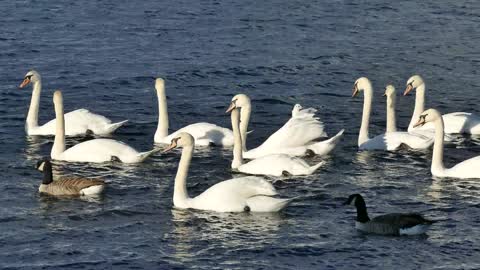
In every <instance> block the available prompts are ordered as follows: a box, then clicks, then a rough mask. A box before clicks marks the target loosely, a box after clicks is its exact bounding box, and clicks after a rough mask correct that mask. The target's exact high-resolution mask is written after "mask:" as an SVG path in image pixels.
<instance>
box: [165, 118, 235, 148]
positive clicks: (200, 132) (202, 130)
mask: <svg viewBox="0 0 480 270" xmlns="http://www.w3.org/2000/svg"><path fill="white" fill-rule="evenodd" d="M182 132H186V133H190V134H191V135H192V136H193V138H194V139H195V144H196V145H202V146H208V145H209V144H215V145H223V146H230V145H233V132H232V131H231V130H229V129H227V128H223V127H220V126H217V125H214V124H210V123H205V122H201V123H195V124H191V125H188V126H186V127H183V128H181V129H179V130H177V131H175V132H174V133H172V134H170V135H168V136H167V137H166V138H165V140H164V143H170V141H171V140H172V139H173V138H175V137H176V136H177V135H178V134H180V133H182Z"/></svg>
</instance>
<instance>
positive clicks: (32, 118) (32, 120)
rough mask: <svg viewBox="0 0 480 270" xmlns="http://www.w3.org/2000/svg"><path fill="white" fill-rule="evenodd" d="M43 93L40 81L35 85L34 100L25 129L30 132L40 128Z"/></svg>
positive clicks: (31, 103)
mask: <svg viewBox="0 0 480 270" xmlns="http://www.w3.org/2000/svg"><path fill="white" fill-rule="evenodd" d="M41 92H42V82H41V81H40V80H38V81H36V82H34V83H33V91H32V99H31V100H30V107H29V108H28V114H27V120H26V125H25V129H26V130H29V129H32V128H36V127H38V110H39V108H40V94H41Z"/></svg>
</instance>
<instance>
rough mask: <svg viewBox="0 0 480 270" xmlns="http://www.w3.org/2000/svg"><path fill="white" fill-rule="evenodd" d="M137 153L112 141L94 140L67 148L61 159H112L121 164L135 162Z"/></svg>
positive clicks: (84, 160) (86, 160)
mask: <svg viewBox="0 0 480 270" xmlns="http://www.w3.org/2000/svg"><path fill="white" fill-rule="evenodd" d="M138 154H139V153H138V152H137V151H136V150H135V149H133V148H132V147H130V146H128V145H127V144H125V143H123V142H119V141H116V140H112V139H94V140H90V141H86V142H82V143H79V144H77V145H74V146H72V147H71V148H68V149H67V150H65V152H63V153H62V154H61V155H62V159H63V160H67V161H83V162H105V161H110V160H112V157H117V158H119V159H120V160H121V161H122V162H125V163H129V162H135V161H136V160H137V159H138Z"/></svg>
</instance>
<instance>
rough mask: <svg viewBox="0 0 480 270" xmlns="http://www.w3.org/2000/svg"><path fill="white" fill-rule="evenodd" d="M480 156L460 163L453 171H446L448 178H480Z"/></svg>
mask: <svg viewBox="0 0 480 270" xmlns="http://www.w3.org/2000/svg"><path fill="white" fill-rule="evenodd" d="M479 168H480V156H477V157H474V158H471V159H467V160H465V161H463V162H461V163H458V164H457V165H455V166H454V167H452V168H451V169H446V171H447V172H448V173H447V176H450V177H456V178H480V169H479Z"/></svg>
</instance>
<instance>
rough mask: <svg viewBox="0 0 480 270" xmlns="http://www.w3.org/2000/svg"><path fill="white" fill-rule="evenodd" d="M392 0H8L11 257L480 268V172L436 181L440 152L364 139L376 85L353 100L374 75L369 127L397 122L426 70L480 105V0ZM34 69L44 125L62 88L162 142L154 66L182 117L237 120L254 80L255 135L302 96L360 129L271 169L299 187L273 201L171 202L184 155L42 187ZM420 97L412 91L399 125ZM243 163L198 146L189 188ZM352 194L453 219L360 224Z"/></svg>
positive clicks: (459, 141)
mask: <svg viewBox="0 0 480 270" xmlns="http://www.w3.org/2000/svg"><path fill="white" fill-rule="evenodd" d="M388 2H390V1H378V0H375V1H320V2H318V3H313V2H312V1H296V0H294V1H277V2H275V3H273V2H270V1H168V2H167V1H153V0H148V1H126V0H119V1H113V0H107V1H28V0H27V1H1V2H0V10H2V14H3V16H1V17H0V25H1V28H2V31H0V81H1V83H0V115H1V117H2V121H1V122H0V139H1V141H2V144H1V145H0V146H1V152H0V153H1V154H0V169H1V172H2V177H1V181H0V192H1V196H0V205H1V208H0V230H1V234H0V268H3V269H44V268H49V269H55V268H58V269H60V268H64V269H73V268H75V269H141V268H145V269H171V268H177V269H180V268H184V267H187V268H197V269H225V268H232V269H240V268H247V269H269V268H274V269H289V268H297V269H369V268H381V269H393V268H396V269H419V268H425V269H478V268H480V258H479V254H480V229H479V223H480V182H479V181H478V180H457V179H443V180H441V179H435V178H432V177H431V175H430V172H429V164H430V158H431V151H430V150H428V151H423V152H422V151H420V152H411V151H407V150H402V151H399V152H396V153H387V152H359V151H357V147H356V136H357V134H358V129H359V125H360V118H361V107H362V99H361V98H356V99H352V98H350V94H351V89H352V85H353V82H354V81H355V79H356V78H358V77H360V76H367V77H369V78H370V79H371V80H372V82H373V86H374V88H375V90H376V103H375V105H374V106H375V108H374V113H373V116H372V117H373V122H372V126H371V134H379V133H380V132H382V131H383V130H384V126H385V125H384V119H385V116H384V112H385V110H384V106H385V103H384V100H382V98H381V94H382V93H381V92H382V90H383V89H384V86H385V85H386V84H387V83H393V84H394V85H395V86H396V87H397V89H398V90H399V91H402V90H403V89H404V86H405V82H406V80H407V79H408V77H410V76H411V75H413V74H415V73H419V74H421V75H422V76H423V77H424V79H425V81H426V83H427V88H428V90H427V91H428V97H429V105H431V106H435V107H436V108H438V109H440V110H441V111H443V112H453V111H468V112H476V113H480V109H479V107H478V103H479V91H480V77H479V75H478V70H480V54H479V45H478V44H479V43H480V32H479V31H478V25H479V23H480V4H479V3H478V1H453V0H452V1H417V2H418V3H415V2H413V1H401V3H393V2H392V3H388ZM32 68H34V69H36V70H38V71H39V72H40V74H41V75H42V77H43V89H44V91H43V92H42V103H41V108H40V122H41V123H44V122H46V121H47V120H50V119H52V118H53V117H54V112H53V105H52V102H51V97H52V93H53V90H55V89H62V90H63V92H64V99H65V107H66V111H70V110H73V109H76V108H82V107H85V108H88V109H91V110H93V111H95V112H98V113H101V114H104V115H107V116H109V117H110V118H112V119H113V120H123V119H129V120H130V122H129V123H128V125H127V126H125V127H123V128H121V129H119V130H118V132H117V133H116V134H115V135H114V138H115V139H118V140H121V141H124V142H127V143H129V144H130V145H132V146H134V147H136V148H137V149H140V150H147V149H150V148H151V147H152V144H153V142H152V141H153V134H154V132H155V128H156V122H157V104H156V96H155V92H154V88H153V86H154V78H155V77H157V76H161V77H163V78H165V80H166V86H167V92H168V98H169V99H168V102H169V113H170V125H171V128H172V130H175V129H177V128H179V127H182V126H184V125H186V124H189V123H194V122H198V121H208V122H213V123H217V124H220V125H223V126H226V127H228V126H229V125H230V123H229V121H230V117H229V116H227V115H225V114H224V111H225V108H226V107H227V106H228V103H229V101H230V99H231V97H232V96H233V95H234V94H236V93H239V92H244V93H246V94H248V95H250V96H251V98H252V102H253V119H252V122H251V129H252V130H254V132H253V133H252V134H251V136H250V137H249V143H250V147H252V146H255V145H258V144H259V143H260V142H262V141H263V140H264V139H265V138H266V137H268V135H269V134H271V133H272V132H274V131H275V130H276V129H278V128H279V127H280V126H281V125H282V124H283V123H284V122H285V121H286V120H287V119H288V118H289V114H290V110H291V108H292V106H293V104H295V103H301V104H302V105H304V106H312V107H316V108H318V109H319V116H320V117H321V118H322V120H323V121H324V122H325V125H326V129H327V131H328V132H329V134H334V133H336V132H337V131H338V130H340V129H341V128H345V129H346V135H345V138H344V139H343V141H342V143H341V145H340V146H339V147H338V148H337V149H336V151H335V152H334V153H333V154H332V155H330V156H328V157H326V158H325V159H326V160H327V165H326V166H324V167H323V168H322V169H320V170H319V171H318V172H316V173H315V174H314V175H311V176H308V177H295V178H291V179H281V180H277V181H275V186H276V187H277V188H278V190H279V192H280V193H281V194H282V196H285V197H294V196H298V197H299V199H298V200H296V201H295V202H294V203H293V204H292V205H290V207H288V208H287V209H286V210H285V211H283V212H281V213H276V214H254V213H243V214H220V213H211V212H202V211H193V210H175V209H173V208H172V194H173V178H174V174H175V172H176V166H177V162H178V160H179V152H173V153H170V154H166V155H160V154H159V155H156V156H155V157H154V158H152V159H149V160H148V161H146V162H145V163H143V164H139V165H121V164H118V163H112V164H101V165H98V164H97V165H95V164H66V163H61V162H55V164H54V169H55V170H56V173H57V174H59V175H68V174H76V175H83V176H90V177H102V178H103V179H105V180H106V181H107V183H108V189H107V190H106V193H105V195H104V196H103V197H102V198H100V199H91V200H82V199H57V198H50V197H44V196H39V195H38V193H37V188H38V185H39V184H40V181H41V180H40V179H41V174H39V172H37V171H36V170H34V168H33V167H34V164H35V163H36V161H37V160H38V159H39V158H41V157H43V156H48V155H49V153H50V148H51V146H52V142H53V138H48V137H47V138H41V137H40V138H36V137H32V138H28V137H26V136H25V132H24V119H25V115H26V112H27V110H28V104H29V102H30V96H31V88H30V87H28V88H25V89H21V90H19V89H18V85H19V84H20V82H21V80H22V79H23V76H24V75H25V73H26V72H27V71H28V70H29V69H32ZM413 101H414V99H413V96H408V97H399V98H398V101H397V106H398V107H397V108H398V114H399V125H400V127H402V128H405V127H406V126H407V125H408V122H409V116H410V115H411V113H412V111H413ZM86 139H90V138H70V139H68V140H67V143H68V144H69V145H73V144H75V143H77V142H79V141H82V140H86ZM478 154H480V138H478V137H470V136H457V137H456V138H455V141H454V143H452V144H449V145H448V147H447V149H446V163H447V164H448V165H450V164H454V163H456V162H458V161H459V160H463V159H465V158H467V157H472V156H475V155H478ZM230 160H231V149H222V148H211V149H199V150H198V151H197V152H196V153H195V155H194V159H193V162H192V167H191V175H190V176H189V179H188V181H189V183H188V188H189V190H190V195H196V194H199V193H200V192H201V191H203V190H205V189H206V188H207V187H209V186H211V185H213V184H215V183H218V182H219V181H221V180H224V179H229V178H231V177H232V176H233V177H238V175H232V173H231V172H230V170H229V168H230V164H229V162H230ZM319 160H320V158H317V157H315V158H310V159H309V160H308V162H310V163H312V164H313V163H314V162H316V161H319ZM356 192H359V193H362V194H363V195H365V198H366V201H367V205H368V206H369V212H370V214H371V215H372V216H375V215H376V214H382V213H387V212H395V211H417V212H421V213H423V214H424V215H425V216H427V217H428V218H431V219H435V220H439V221H440V222H438V223H437V224H435V225H434V226H433V227H432V229H431V230H430V231H429V233H428V234H427V235H426V236H421V237H401V238H400V237H382V236H373V235H365V234H361V233H359V232H357V231H355V229H354V228H353V222H354V216H355V211H354V209H351V208H348V207H343V206H341V203H342V202H343V201H344V200H345V198H346V197H347V196H348V195H349V194H351V193H356Z"/></svg>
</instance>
